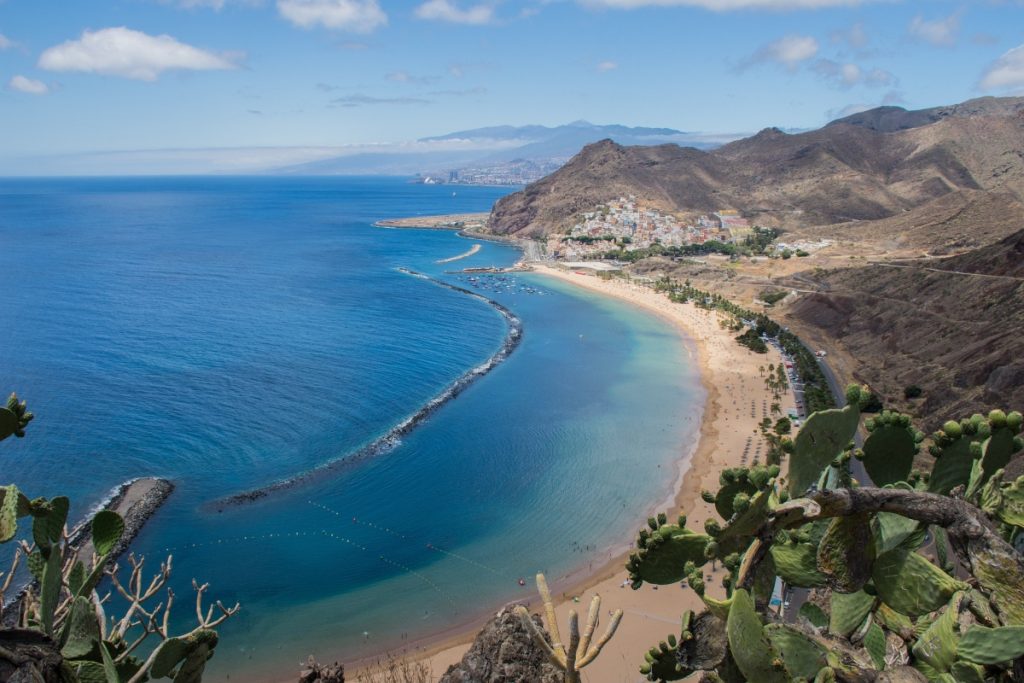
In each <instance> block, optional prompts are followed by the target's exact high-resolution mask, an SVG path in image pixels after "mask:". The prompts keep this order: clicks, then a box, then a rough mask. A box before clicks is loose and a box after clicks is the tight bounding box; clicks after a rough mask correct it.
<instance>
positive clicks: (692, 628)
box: [640, 611, 729, 681]
mask: <svg viewBox="0 0 1024 683" xmlns="http://www.w3.org/2000/svg"><path fill="white" fill-rule="evenodd" d="M728 658H729V655H728V643H727V640H726V635H725V622H724V621H722V620H721V619H719V618H718V617H715V616H714V615H712V614H711V613H710V612H701V613H700V614H699V615H697V616H696V617H694V616H693V612H691V611H687V612H685V613H684V614H683V618H682V627H681V629H680V634H679V638H678V640H677V639H676V638H675V637H674V636H671V635H670V636H668V637H667V638H666V639H665V640H664V641H662V642H660V643H658V645H657V646H655V647H652V648H651V649H650V650H649V651H648V652H647V653H646V654H645V655H644V660H645V663H644V664H643V665H642V666H641V667H640V673H642V674H644V675H645V676H646V677H647V680H650V681H675V680H679V679H682V678H685V677H687V676H689V675H690V674H692V673H694V672H696V671H707V670H713V669H718V668H720V667H724V666H725V665H726V662H727V659H728Z"/></svg>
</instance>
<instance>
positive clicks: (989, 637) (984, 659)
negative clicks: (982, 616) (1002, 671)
mask: <svg viewBox="0 0 1024 683" xmlns="http://www.w3.org/2000/svg"><path fill="white" fill-rule="evenodd" d="M957 652H958V653H959V655H960V658H961V659H966V660H969V661H971V662H975V663H976V664H1001V663H1003V662H1010V661H1013V660H1014V659H1017V658H1018V657H1022V656H1024V626H1001V627H999V628H986V627H984V626H978V625H974V626H971V627H970V628H968V629H967V631H966V633H964V635H963V638H961V639H960V646H959V649H958V651H957Z"/></svg>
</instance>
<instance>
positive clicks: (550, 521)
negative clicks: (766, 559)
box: [0, 177, 703, 681]
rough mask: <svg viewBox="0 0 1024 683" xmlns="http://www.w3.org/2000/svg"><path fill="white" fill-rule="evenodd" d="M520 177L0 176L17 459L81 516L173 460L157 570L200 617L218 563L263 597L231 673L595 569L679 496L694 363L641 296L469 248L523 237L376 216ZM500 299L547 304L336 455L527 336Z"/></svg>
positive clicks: (252, 607)
mask: <svg viewBox="0 0 1024 683" xmlns="http://www.w3.org/2000/svg"><path fill="white" fill-rule="evenodd" d="M453 190H454V191H453ZM507 191H508V190H507V189H501V188H485V187H455V188H453V187H445V186H432V185H418V184H411V183H409V182H408V181H407V179H401V178H266V177H246V178H228V177H224V178H221V177H203V178H102V179H31V180H30V179H24V180H21V179H18V180H13V179H0V290H2V291H3V292H4V293H5V295H4V296H3V297H0V342H2V343H0V391H3V392H10V391H17V392H18V394H19V396H21V397H22V398H24V399H26V400H27V401H28V403H29V407H30V409H31V410H32V411H33V412H35V413H36V415H37V418H36V420H35V421H34V422H32V424H31V425H30V427H29V429H28V435H27V436H26V438H24V439H14V438H11V439H8V440H6V441H4V442H3V443H2V444H0V471H2V475H0V482H3V483H6V482H13V483H16V484H17V485H18V486H19V487H21V488H22V490H24V491H25V492H26V493H27V494H28V495H29V496H31V497H34V496H48V497H49V496H55V495H68V496H70V497H71V498H72V501H73V509H72V513H71V517H72V519H78V518H81V517H82V516H84V515H85V514H86V512H87V511H88V510H89V508H90V507H92V506H94V505H96V504H97V503H99V502H100V501H102V500H103V499H104V498H105V497H106V496H108V495H109V493H110V491H111V490H112V489H113V488H114V487H116V486H117V485H118V484H120V483H121V482H123V481H125V480H127V479H130V478H134V477H140V476H151V475H152V476H161V477H167V478H169V479H171V480H172V481H174V483H175V484H176V486H177V488H176V490H175V492H174V494H173V495H172V496H171V497H170V499H169V500H168V501H167V503H166V504H165V505H164V507H162V508H161V509H160V510H159V512H158V513H157V514H156V515H155V516H154V517H153V518H152V519H151V520H150V522H149V523H148V524H147V525H146V527H145V529H144V530H143V532H142V533H141V535H140V536H139V537H138V539H137V540H136V542H135V543H134V545H133V548H132V550H133V551H134V552H135V553H136V554H140V555H144V556H146V558H147V562H148V564H149V565H151V568H152V569H153V570H154V571H155V570H156V568H157V566H158V565H159V561H160V560H161V559H162V558H163V557H165V556H166V555H167V554H172V555H173V557H174V576H173V580H172V583H173V586H174V589H175V592H176V594H177V596H178V597H177V607H176V612H175V621H176V622H177V624H178V626H179V628H185V627H188V626H189V624H190V623H191V621H192V619H194V614H193V613H192V611H191V607H190V606H189V603H190V599H191V595H192V588H191V581H192V579H193V578H195V579H197V580H199V581H200V582H209V584H210V589H209V595H210V596H212V597H213V598H214V599H219V600H221V601H223V602H224V603H226V604H231V603H234V602H235V601H238V602H240V603H241V604H242V610H241V612H240V613H239V614H238V615H236V616H235V617H234V618H233V619H231V620H230V621H228V622H227V623H225V624H224V625H222V626H221V627H220V629H219V630H220V633H221V644H220V646H219V647H218V648H217V652H216V656H215V657H214V659H213V660H212V661H211V662H210V665H209V667H208V669H207V672H208V673H207V676H206V678H205V680H209V681H222V680H247V681H263V680H267V681H275V680H290V679H294V677H295V673H296V672H297V670H298V665H299V662H300V661H304V660H305V658H306V656H307V655H309V654H315V655H317V656H318V657H319V658H320V659H321V660H329V661H336V660H337V661H351V660H353V659H356V658H359V657H362V656H365V655H368V654H373V653H378V652H380V651H382V650H385V649H396V648H402V647H405V646H408V645H409V644H411V643H414V642H417V641H419V640H420V639H422V638H426V637H428V636H431V635H436V634H438V633H442V632H451V631H452V630H454V629H458V628H459V627H460V626H464V625H466V624H468V623H470V622H472V621H473V620H475V619H478V618H479V617H480V616H481V615H483V614H485V613H486V612H488V611H489V610H491V609H493V608H495V607H497V606H499V605H500V604H502V603H504V602H507V601H509V600H513V599H518V598H533V597H534V595H533V591H534V589H533V585H532V583H533V582H532V576H533V574H534V573H535V572H537V571H538V570H543V571H545V572H546V573H547V575H548V577H549V580H551V581H558V580H559V578H561V577H566V576H568V575H570V574H572V573H573V572H580V571H586V570H587V569H589V568H590V567H594V568H595V569H596V568H597V566H599V565H600V564H602V563H603V562H604V561H606V560H607V559H608V558H609V557H610V556H611V555H612V554H613V553H615V552H617V551H619V550H621V549H622V547H623V545H624V544H626V543H628V542H629V540H630V537H631V535H632V533H633V532H634V531H635V529H636V528H638V527H639V526H640V525H642V524H643V523H644V519H645V518H646V516H647V515H648V514H649V513H650V512H652V511H653V510H655V509H656V508H659V506H664V505H665V504H666V501H667V500H669V498H670V497H671V495H672V489H673V486H674V484H675V481H676V477H677V474H678V465H677V463H678V461H679V459H680V457H682V456H683V455H684V454H686V453H688V452H689V450H690V448H691V447H692V446H693V445H695V443H696V439H697V433H698V428H699V424H698V423H699V418H700V414H701V410H702V406H703V391H702V389H701V387H700V382H699V372H698V367H697V364H696V361H695V358H694V356H693V349H691V348H690V347H689V346H688V344H686V343H685V342H684V341H682V340H681V339H680V338H679V336H678V335H677V333H676V332H675V331H674V330H673V329H672V328H671V327H670V326H669V325H668V324H667V323H665V322H664V321H662V320H660V319H658V318H656V317H654V316H652V315H650V314H648V313H645V312H643V311H639V310H635V309H633V308H631V307H629V306H628V305H626V304H624V303H621V302H618V301H614V300H610V299H606V298H602V297H599V296H597V295H594V294H591V293H588V292H586V291H582V290H578V289H576V288H573V287H571V286H570V285H566V284H564V283H561V282H557V281H552V280H549V279H546V278H543V277H542V276H538V275H530V274H515V275H510V276H492V275H480V276H469V275H465V274H459V273H457V272H454V271H458V270H460V269H462V268H466V267H480V266H492V265H493V266H507V265H511V264H512V263H514V262H515V261H516V259H517V258H518V256H519V252H518V251H517V250H516V249H514V248H512V247H510V246H507V245H503V244H498V243H492V242H483V241H480V240H473V239H466V238H463V237H460V236H458V235H456V234H455V233H453V232H449V231H431V230H395V229H382V228H376V227H373V226H372V223H373V222H374V221H376V220H379V219H383V218H396V217H404V216H414V215H429V214H441V213H458V212H471V211H486V210H488V209H489V208H490V206H491V205H492V204H493V202H494V201H495V200H496V199H498V198H499V197H500V196H501V195H502V194H504V193H505V192H507ZM473 244H480V245H481V246H482V248H481V249H480V250H479V251H478V252H477V253H475V254H473V255H472V256H469V257H467V258H465V259H462V260H458V261H453V262H450V263H444V264H439V263H437V262H438V261H440V260H442V259H445V258H449V257H452V256H455V255H458V254H461V253H464V252H466V251H467V250H468V249H469V247H470V246H471V245H473ZM405 270H410V271H415V272H416V273H421V274H423V275H425V276H427V277H428V278H433V279H434V280H433V281H432V280H431V279H427V278H423V277H416V276H414V275H412V274H410V273H408V272H405ZM438 282H443V283H448V284H450V285H453V286H454V288H453V287H445V286H440V285H439V284H438ZM459 288H461V289H464V290H467V291H459ZM467 292H476V293H478V294H480V295H481V297H474V296H471V295H470V294H468V293H467ZM485 299H486V300H492V301H493V302H495V303H497V304H500V306H502V307H504V308H505V309H507V311H508V312H509V313H510V314H511V315H512V316H514V318H515V319H517V320H518V321H520V324H521V326H522V339H521V343H520V344H519V345H518V346H517V347H516V348H515V349H514V350H512V351H511V353H510V354H509V355H508V357H507V359H505V360H504V361H503V362H501V363H499V364H497V365H496V366H495V367H494V368H493V369H491V370H490V371H489V372H486V373H481V376H480V377H479V378H478V379H476V380H475V381H473V382H472V383H469V384H468V386H467V387H466V388H465V389H464V390H463V391H462V392H461V393H459V394H458V395H457V396H456V397H455V398H454V399H452V400H450V401H448V402H446V403H444V404H443V405H441V406H440V407H439V408H438V409H437V410H436V411H434V412H432V413H430V414H429V415H428V416H427V417H426V419H425V420H423V421H422V422H421V423H420V424H418V425H417V426H416V427H415V428H413V429H411V430H409V431H408V432H407V433H404V434H402V435H401V436H400V438H398V439H395V440H393V442H388V443H386V444H384V445H382V446H381V447H379V448H375V449H373V451H372V452H371V453H370V454H369V455H368V456H367V457H359V458H358V460H357V461H356V460H350V462H349V463H348V464H347V465H345V464H342V465H341V466H334V467H331V468H328V469H325V470H318V468H322V466H324V465H325V464H326V463H335V465H337V464H338V463H344V461H345V459H346V458H350V459H351V458H352V456H353V454H362V455H366V446H367V445H368V444H373V443H374V442H375V441H378V440H379V439H380V438H381V437H382V436H384V435H386V434H388V433H389V431H390V430H393V429H394V428H395V427H396V425H400V424H401V423H402V422H403V420H405V419H407V418H408V417H409V416H411V415H413V414H415V413H416V412H417V411H418V410H420V408H421V407H422V406H424V405H425V404H427V403H428V402H430V401H431V400H432V399H434V398H435V397H437V396H438V395H439V394H441V393H442V392H444V391H445V389H446V388H448V387H449V386H451V385H452V383H453V382H456V381H457V380H459V378H461V377H464V376H465V375H466V373H467V372H470V371H472V370H473V369H474V368H479V367H481V366H483V365H485V364H486V363H487V362H488V361H489V359H491V358H492V357H493V356H494V354H495V353H497V352H498V351H499V350H500V349H501V347H502V345H503V344H504V343H505V342H506V340H507V336H508V326H509V320H510V318H509V317H507V316H505V315H503V314H502V313H501V312H500V311H499V310H497V309H496V308H495V307H494V306H492V305H490V304H488V303H487V301H486V300H485ZM311 471H319V472H320V474H318V475H317V476H312V477H308V478H306V479H303V480H302V481H300V482H298V484H297V485H295V486H293V487H290V488H285V489H281V490H276V491H271V492H270V493H269V494H268V495H267V496H266V497H264V498H261V499H259V500H257V501H254V502H252V503H251V504H243V505H237V506H228V507H219V506H217V504H216V502H217V501H219V500H222V499H223V498H225V497H226V496H231V495H233V494H237V493H240V492H244V491H248V490H252V489H259V488H261V487H266V486H268V485H272V484H274V483H275V482H280V481H285V480H288V479H290V478H293V477H296V476H297V475H302V474H303V473H308V472H311ZM122 564H123V563H122ZM520 578H525V579H526V582H527V585H526V587H521V586H520V585H519V583H518V582H519V579H520ZM111 609H116V608H114V607H111V608H108V610H111Z"/></svg>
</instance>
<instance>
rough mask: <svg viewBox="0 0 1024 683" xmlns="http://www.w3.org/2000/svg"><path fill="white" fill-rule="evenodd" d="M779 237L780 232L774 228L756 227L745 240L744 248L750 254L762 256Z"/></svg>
mask: <svg viewBox="0 0 1024 683" xmlns="http://www.w3.org/2000/svg"><path fill="white" fill-rule="evenodd" d="M778 237H779V231H778V230H774V229H772V228H760V227H756V226H755V227H754V229H753V231H752V232H751V233H750V234H749V235H747V237H746V238H745V239H744V240H743V246H744V247H746V249H747V250H748V252H749V253H750V254H757V255H761V254H764V252H765V250H766V249H767V248H768V247H769V246H770V245H771V243H772V242H774V241H775V240H776V239H777V238H778Z"/></svg>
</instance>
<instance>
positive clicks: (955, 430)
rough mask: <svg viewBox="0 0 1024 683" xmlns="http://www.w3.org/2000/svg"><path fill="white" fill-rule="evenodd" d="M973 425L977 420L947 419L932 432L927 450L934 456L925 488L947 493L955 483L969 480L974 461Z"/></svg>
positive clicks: (976, 424) (976, 426) (975, 424)
mask: <svg viewBox="0 0 1024 683" xmlns="http://www.w3.org/2000/svg"><path fill="white" fill-rule="evenodd" d="M977 428H978V423H977V421H970V420H964V421H963V423H960V422H954V421H949V422H947V423H946V424H945V425H943V427H942V430H941V431H938V432H935V434H934V435H933V436H932V439H933V441H934V444H932V446H931V448H930V451H931V453H932V455H934V456H935V458H936V460H935V466H934V467H933V468H932V472H931V476H930V477H929V479H928V490H929V491H931V492H932V493H939V494H942V495H948V494H949V492H950V491H952V490H953V489H954V488H956V487H957V486H960V485H961V484H963V485H967V484H968V483H969V482H970V479H971V468H972V467H973V465H974V453H972V449H971V444H972V443H973V442H974V437H975V436H976V435H977Z"/></svg>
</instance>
